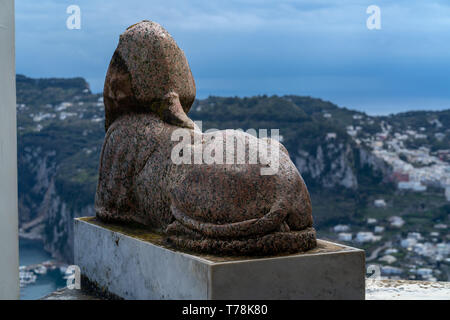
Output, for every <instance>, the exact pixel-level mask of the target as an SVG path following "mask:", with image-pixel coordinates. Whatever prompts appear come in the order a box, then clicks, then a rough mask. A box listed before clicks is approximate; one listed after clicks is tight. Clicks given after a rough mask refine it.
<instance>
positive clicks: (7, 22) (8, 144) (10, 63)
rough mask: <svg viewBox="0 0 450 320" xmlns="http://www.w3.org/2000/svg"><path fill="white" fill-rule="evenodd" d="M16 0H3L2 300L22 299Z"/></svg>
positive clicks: (0, 142) (0, 125) (0, 5)
mask: <svg viewBox="0 0 450 320" xmlns="http://www.w3.org/2000/svg"><path fill="white" fill-rule="evenodd" d="M14 51H15V47H14V0H0V299H18V298H19V241H18V215H17V137H16V68H15V55H14Z"/></svg>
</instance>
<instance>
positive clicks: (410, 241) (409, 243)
mask: <svg viewBox="0 0 450 320" xmlns="http://www.w3.org/2000/svg"><path fill="white" fill-rule="evenodd" d="M416 244H417V240H416V239H414V238H406V239H402V241H401V242H400V245H401V246H402V247H403V248H406V249H407V248H412V247H414V246H415V245H416Z"/></svg>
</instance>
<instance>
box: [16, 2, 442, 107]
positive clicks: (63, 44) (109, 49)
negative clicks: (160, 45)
mask: <svg viewBox="0 0 450 320" xmlns="http://www.w3.org/2000/svg"><path fill="white" fill-rule="evenodd" d="M376 2H377V3H376V4H377V5H379V6H380V8H381V13H382V29H381V30H377V31H369V30H367V28H366V19H367V17H368V15H367V14H366V8H367V6H369V5H371V4H373V1H366V0H362V1H361V0H358V1H357V0H340V1H331V0H302V1H300V0H298V1H297V0H273V1H262V0H240V1H237V0H227V1H219V0H203V1H200V0H190V1H183V0H152V1H141V0H139V1H138V0H127V1H116V0H109V1H100V0H77V1H75V0H73V1H60V0H58V1H57V0H41V1H39V2H37V1H35V0H21V1H17V2H16V26H17V27H16V28H17V35H16V39H17V70H18V72H22V73H25V74H28V75H31V76H47V77H50V76H64V77H70V76H79V75H80V76H84V77H86V78H87V79H88V80H89V81H90V82H91V84H92V87H93V89H94V90H95V91H100V90H101V89H102V86H103V79H104V75H105V73H106V68H107V66H108V63H109V59H110V58H111V55H112V53H113V51H114V48H115V46H116V44H117V41H118V36H119V34H120V33H121V32H123V30H124V29H125V28H126V27H128V26H129V25H131V24H133V23H135V22H137V21H140V20H143V19H149V20H154V21H157V22H159V23H161V24H162V25H163V26H164V27H165V28H166V29H167V30H168V31H169V32H170V33H171V34H172V35H173V36H174V38H175V39H176V40H177V42H178V43H179V45H180V47H181V48H182V49H183V50H184V51H185V53H186V55H187V57H188V60H189V62H190V65H191V67H192V70H193V73H194V76H195V77H196V80H197V85H198V86H197V87H198V92H199V95H200V96H202V97H203V96H206V95H208V94H226V95H250V94H257V93H261V94H264V93H278V94H284V93H293V94H307V95H316V96H320V97H326V98H328V99H331V100H334V101H336V102H338V103H340V104H344V105H347V104H349V103H351V104H352V105H351V106H352V107H355V108H358V106H359V105H363V106H365V107H364V108H369V107H368V106H369V105H371V101H380V102H376V103H375V102H374V103H373V105H372V108H377V107H378V106H379V104H380V103H381V101H384V102H383V103H385V104H389V103H390V104H394V101H395V103H397V102H398V101H402V100H401V99H402V98H403V99H404V101H411V97H416V98H417V99H420V101H427V99H428V100H429V101H430V106H431V107H434V106H435V104H436V103H437V102H433V101H440V102H439V103H440V105H442V101H448V100H449V99H450V90H449V89H450V88H449V85H448V84H449V83H450V81H449V80H450V72H449V71H450V63H449V62H448V57H449V54H450V41H449V40H450V34H449V32H448V30H449V27H450V5H449V3H448V1H444V0H439V1H438V0H436V1H432V0H429V1H420V0H396V1H388V0H377V1H376ZM71 4H77V5H79V6H80V7H81V10H82V29H81V30H67V29H66V27H65V21H66V19H67V16H68V15H67V14H66V8H67V6H69V5H71ZM389 101H391V102H389ZM409 103H410V102H409ZM447 107H448V106H447Z"/></svg>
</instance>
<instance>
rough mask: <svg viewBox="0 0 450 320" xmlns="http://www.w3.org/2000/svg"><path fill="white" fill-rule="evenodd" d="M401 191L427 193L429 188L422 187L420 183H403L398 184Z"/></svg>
mask: <svg viewBox="0 0 450 320" xmlns="http://www.w3.org/2000/svg"><path fill="white" fill-rule="evenodd" d="M398 188H399V189H400V190H412V191H417V192H422V191H426V190H427V187H426V186H424V185H422V184H421V183H420V182H419V181H401V182H399V183H398Z"/></svg>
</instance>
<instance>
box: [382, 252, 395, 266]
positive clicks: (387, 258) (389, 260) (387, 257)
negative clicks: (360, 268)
mask: <svg viewBox="0 0 450 320" xmlns="http://www.w3.org/2000/svg"><path fill="white" fill-rule="evenodd" d="M378 260H379V261H383V262H386V263H388V264H392V263H394V262H396V261H397V258H395V257H394V256H391V255H389V254H388V255H385V256H383V257H381V258H380V259H378Z"/></svg>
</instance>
